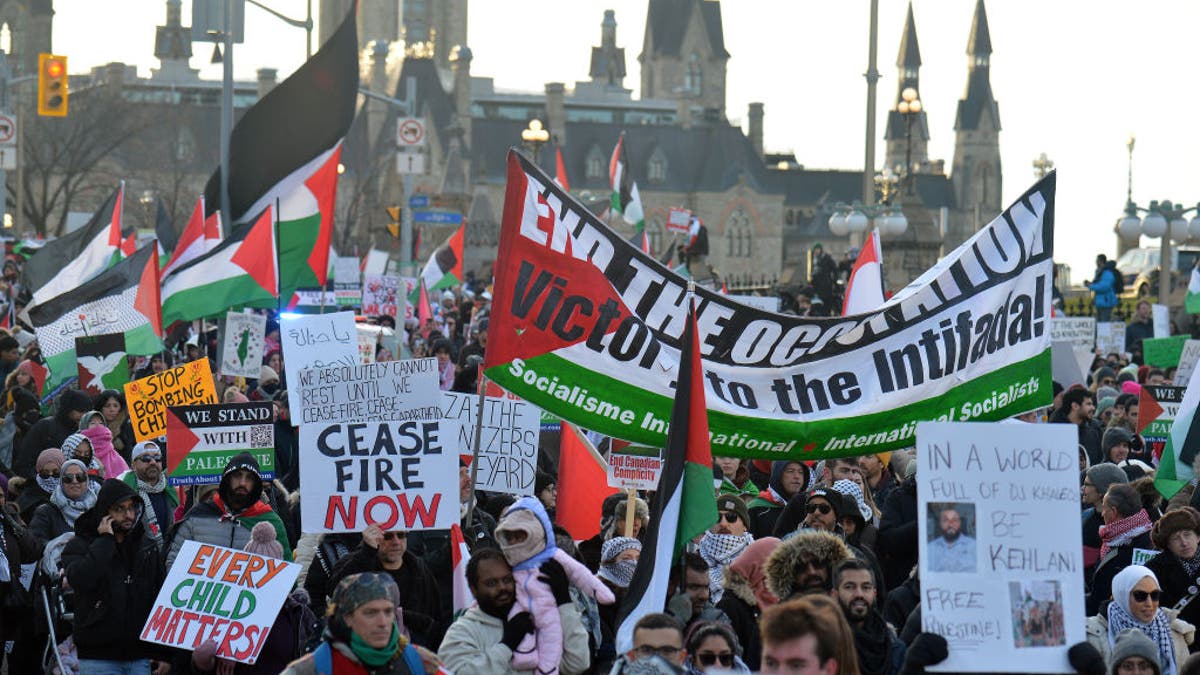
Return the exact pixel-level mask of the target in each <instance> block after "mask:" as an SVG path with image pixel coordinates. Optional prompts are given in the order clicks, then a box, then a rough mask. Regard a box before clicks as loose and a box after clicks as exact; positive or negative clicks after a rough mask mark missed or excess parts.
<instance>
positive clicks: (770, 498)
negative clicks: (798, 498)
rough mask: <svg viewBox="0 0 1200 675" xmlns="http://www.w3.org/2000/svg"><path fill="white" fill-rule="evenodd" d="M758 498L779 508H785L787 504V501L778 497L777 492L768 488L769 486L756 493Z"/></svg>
mask: <svg viewBox="0 0 1200 675" xmlns="http://www.w3.org/2000/svg"><path fill="white" fill-rule="evenodd" d="M758 498H759V499H761V500H763V501H765V502H770V503H772V504H778V505H780V506H785V505H786V504H787V500H786V499H784V498H783V496H782V495H780V494H779V493H778V492H776V491H775V488H773V487H770V486H768V487H767V489H766V490H763V491H762V492H760V493H758Z"/></svg>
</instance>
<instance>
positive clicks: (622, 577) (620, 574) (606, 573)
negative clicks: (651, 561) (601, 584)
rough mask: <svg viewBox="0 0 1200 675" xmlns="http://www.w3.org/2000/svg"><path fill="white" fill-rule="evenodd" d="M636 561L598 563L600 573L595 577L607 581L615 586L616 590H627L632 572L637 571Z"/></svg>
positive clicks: (631, 578) (631, 579)
mask: <svg viewBox="0 0 1200 675" xmlns="http://www.w3.org/2000/svg"><path fill="white" fill-rule="evenodd" d="M637 564H638V561H636V560H614V561H613V562H609V563H600V571H599V572H597V573H596V576H598V577H600V578H601V579H608V580H609V581H611V582H613V584H615V585H616V586H617V588H621V589H625V588H629V584H630V582H632V581H633V572H634V570H636V569H637Z"/></svg>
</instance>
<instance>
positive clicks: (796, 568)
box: [766, 530, 854, 601]
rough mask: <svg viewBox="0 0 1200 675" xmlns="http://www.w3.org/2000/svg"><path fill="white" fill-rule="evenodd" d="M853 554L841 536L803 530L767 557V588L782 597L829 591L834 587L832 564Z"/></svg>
mask: <svg viewBox="0 0 1200 675" xmlns="http://www.w3.org/2000/svg"><path fill="white" fill-rule="evenodd" d="M853 557H854V554H853V553H851V552H850V549H849V547H847V546H846V544H845V542H843V541H842V539H841V537H838V536H837V535H835V534H832V533H830V532H820V531H815V530H801V531H800V532H798V533H796V535H795V536H793V537H791V538H790V539H787V540H786V541H784V542H782V543H781V544H779V546H778V547H776V548H775V550H774V551H773V552H772V553H771V556H770V557H769V558H768V559H767V563H766V575H767V588H768V589H769V590H770V591H771V593H772V594H774V595H775V597H776V598H779V600H781V601H783V600H788V599H790V598H792V597H794V596H801V595H808V594H811V593H820V594H826V593H828V592H829V590H830V588H831V587H832V583H833V566H834V565H836V564H837V563H839V562H841V561H843V560H849V559H850V558H853Z"/></svg>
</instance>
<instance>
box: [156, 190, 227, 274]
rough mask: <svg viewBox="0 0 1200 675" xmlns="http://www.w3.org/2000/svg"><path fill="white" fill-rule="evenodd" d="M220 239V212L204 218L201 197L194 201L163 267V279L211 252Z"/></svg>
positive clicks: (202, 198)
mask: <svg viewBox="0 0 1200 675" xmlns="http://www.w3.org/2000/svg"><path fill="white" fill-rule="evenodd" d="M222 238H223V237H222V232H221V212H220V211H214V212H212V213H210V214H209V215H208V216H207V217H205V215H204V197H203V196H201V197H200V198H199V199H197V200H196V206H195V208H193V209H192V215H191V217H189V218H188V222H187V225H186V226H185V227H184V228H183V234H181V235H179V242H178V243H177V244H176V245H175V250H173V251H172V252H171V257H170V259H169V260H167V264H166V265H165V266H163V277H164V278H165V277H167V276H168V275H170V274H171V273H172V272H174V271H175V270H177V269H179V268H180V267H183V266H184V265H186V264H188V263H189V262H191V261H193V260H195V259H196V258H199V257H200V256H202V255H204V254H205V253H208V252H209V251H211V250H213V249H214V248H216V247H217V244H220V243H221V239H222Z"/></svg>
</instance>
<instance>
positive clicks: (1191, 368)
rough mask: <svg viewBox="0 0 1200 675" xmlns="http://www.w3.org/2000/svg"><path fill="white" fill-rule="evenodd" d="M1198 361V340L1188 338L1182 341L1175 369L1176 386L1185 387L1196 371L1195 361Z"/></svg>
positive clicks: (1199, 350) (1199, 356)
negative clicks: (1177, 365)
mask: <svg viewBox="0 0 1200 675" xmlns="http://www.w3.org/2000/svg"><path fill="white" fill-rule="evenodd" d="M1198 361H1200V340H1188V341H1187V342H1184V343H1183V351H1182V352H1180V354H1179V367H1178V368H1176V369H1175V379H1174V380H1172V383H1173V384H1174V385H1175V386H1176V387H1186V386H1187V385H1188V382H1190V381H1191V380H1192V373H1194V372H1196V362H1198Z"/></svg>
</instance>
